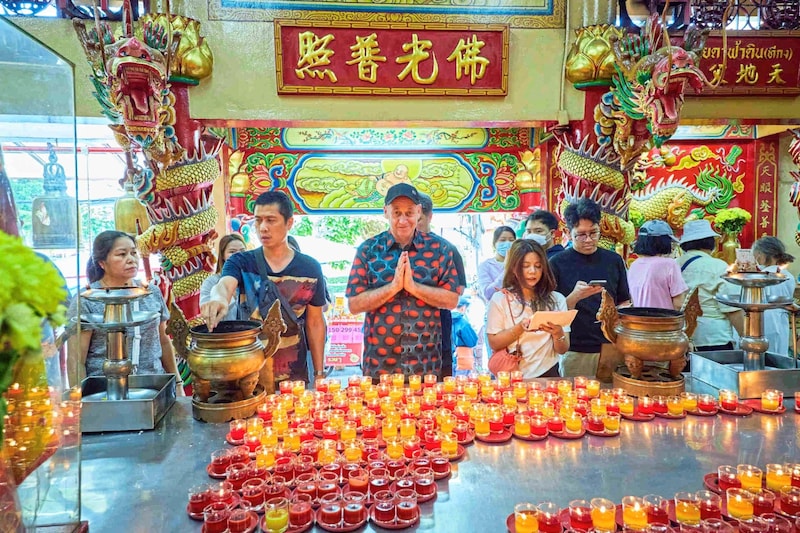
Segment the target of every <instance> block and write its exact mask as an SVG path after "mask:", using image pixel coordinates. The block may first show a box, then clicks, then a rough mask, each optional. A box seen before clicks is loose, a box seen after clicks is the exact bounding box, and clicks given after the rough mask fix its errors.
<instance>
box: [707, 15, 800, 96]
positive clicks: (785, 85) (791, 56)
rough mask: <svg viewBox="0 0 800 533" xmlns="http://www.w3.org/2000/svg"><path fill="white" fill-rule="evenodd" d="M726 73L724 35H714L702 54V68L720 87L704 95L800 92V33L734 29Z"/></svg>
mask: <svg viewBox="0 0 800 533" xmlns="http://www.w3.org/2000/svg"><path fill="white" fill-rule="evenodd" d="M727 56H728V62H727V66H726V67H725V69H724V72H723V61H722V58H723V43H722V37H720V36H718V35H712V36H710V37H709V38H708V41H707V42H706V46H705V48H704V49H703V52H702V54H701V56H700V70H702V71H703V73H704V74H705V75H706V77H708V79H709V81H711V82H712V83H714V84H716V83H717V82H721V83H720V84H719V87H717V88H715V89H708V90H706V91H704V92H703V93H702V95H704V96H724V95H745V94H760V95H764V94H768V95H775V96H778V95H796V94H800V32H784V31H780V32H766V31H760V32H757V33H756V32H731V33H729V34H728V50H727Z"/></svg>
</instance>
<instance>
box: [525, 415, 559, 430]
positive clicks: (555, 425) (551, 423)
mask: <svg viewBox="0 0 800 533" xmlns="http://www.w3.org/2000/svg"><path fill="white" fill-rule="evenodd" d="M547 429H548V430H549V431H552V432H555V433H561V432H562V431H564V419H563V418H561V417H560V416H554V417H552V418H550V419H549V420H548V421H547ZM532 430H533V423H531V431H532Z"/></svg>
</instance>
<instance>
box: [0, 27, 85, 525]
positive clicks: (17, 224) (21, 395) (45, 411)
mask: <svg viewBox="0 0 800 533" xmlns="http://www.w3.org/2000/svg"><path fill="white" fill-rule="evenodd" d="M0 94H1V95H2V98H0V157H2V161H3V162H4V163H5V164H4V165H2V168H4V169H5V175H0V179H2V180H3V183H2V184H0V185H2V188H3V189H4V190H3V191H2V192H3V193H4V194H3V198H6V199H7V198H9V196H10V195H9V194H8V190H9V188H10V191H11V193H12V194H13V198H14V203H15V204H16V212H15V213H14V212H13V208H12V207H11V206H10V205H9V204H6V205H5V208H4V210H3V211H2V212H0V219H1V220H3V221H4V226H5V227H4V228H3V229H5V230H6V231H7V232H9V233H17V234H19V235H20V237H22V239H23V241H24V242H25V244H27V245H29V246H31V247H33V248H34V249H35V250H36V251H37V253H39V254H40V256H42V257H44V258H46V259H47V260H49V261H51V262H52V263H53V264H55V265H56V267H57V268H58V269H59V270H60V272H61V273H62V275H63V276H64V278H65V285H66V286H67V288H68V293H70V294H74V293H75V292H77V290H78V277H77V273H78V272H79V271H80V268H79V265H80V255H79V249H78V225H77V201H76V197H77V192H78V191H77V176H78V172H77V142H76V120H75V99H74V96H75V95H74V68H73V65H72V64H71V63H69V62H68V61H67V60H65V59H64V58H62V57H61V56H59V55H58V54H56V53H54V52H53V51H52V50H50V49H48V48H47V47H46V46H44V45H42V44H41V43H39V42H38V41H36V40H35V39H34V38H32V37H30V36H29V35H27V34H26V33H25V32H23V31H22V30H20V29H19V28H17V27H16V26H14V25H13V24H11V23H10V22H9V21H7V20H5V19H2V18H0ZM0 206H2V204H0ZM43 289H44V288H43ZM45 290H46V289H45ZM66 303H67V302H65V304H66ZM43 329H44V331H43V338H42V347H43V349H42V353H43V356H44V363H43V364H41V361H40V360H38V359H37V363H36V365H38V366H36V365H34V366H32V367H31V368H27V367H26V373H25V374H23V373H20V374H19V375H17V376H15V380H16V381H17V382H18V383H23V386H22V387H21V390H16V389H12V390H10V391H9V394H8V395H7V397H8V398H9V417H7V423H6V435H5V440H4V442H3V452H4V455H5V456H6V457H7V458H8V459H9V463H10V464H11V465H12V471H13V472H14V475H15V477H16V479H17V481H18V482H19V481H21V483H20V484H19V486H18V489H17V493H18V495H19V501H20V504H21V507H22V517H23V521H24V523H25V526H26V527H41V526H55V525H74V524H76V523H78V522H79V521H80V431H79V420H80V416H79V414H80V399H79V398H78V399H76V400H75V401H70V400H69V399H65V398H68V397H69V394H66V396H65V391H66V389H67V383H66V380H65V376H66V370H67V368H66V350H65V349H64V347H63V346H62V345H61V339H63V338H64V335H63V333H64V331H63V329H64V328H59V329H58V330H56V331H53V330H52V328H49V326H45V327H44V328H43ZM30 376H35V377H34V378H32V379H28V378H29V377H30ZM37 380H38V381H37ZM39 384H41V386H39ZM48 386H49V388H48ZM12 387H13V385H12ZM48 392H49V393H48ZM12 393H13V397H12ZM31 435H32V436H31Z"/></svg>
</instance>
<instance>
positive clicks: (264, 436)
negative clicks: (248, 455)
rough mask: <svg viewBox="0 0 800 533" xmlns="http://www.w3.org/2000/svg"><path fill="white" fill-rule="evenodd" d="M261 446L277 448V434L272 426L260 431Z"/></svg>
mask: <svg viewBox="0 0 800 533" xmlns="http://www.w3.org/2000/svg"><path fill="white" fill-rule="evenodd" d="M261 445H262V446H277V445H278V432H277V431H275V428H273V427H272V426H267V427H265V428H264V429H262V430H261Z"/></svg>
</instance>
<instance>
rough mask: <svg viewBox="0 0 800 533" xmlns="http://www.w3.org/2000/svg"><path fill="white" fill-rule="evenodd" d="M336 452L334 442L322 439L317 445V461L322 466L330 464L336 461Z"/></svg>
mask: <svg viewBox="0 0 800 533" xmlns="http://www.w3.org/2000/svg"><path fill="white" fill-rule="evenodd" d="M338 455H339V454H338V453H337V452H336V441H335V440H330V439H324V440H322V441H321V442H320V444H319V452H318V453H317V461H319V463H320V464H322V465H327V464H331V463H333V462H334V461H336V458H337V457H338Z"/></svg>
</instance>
